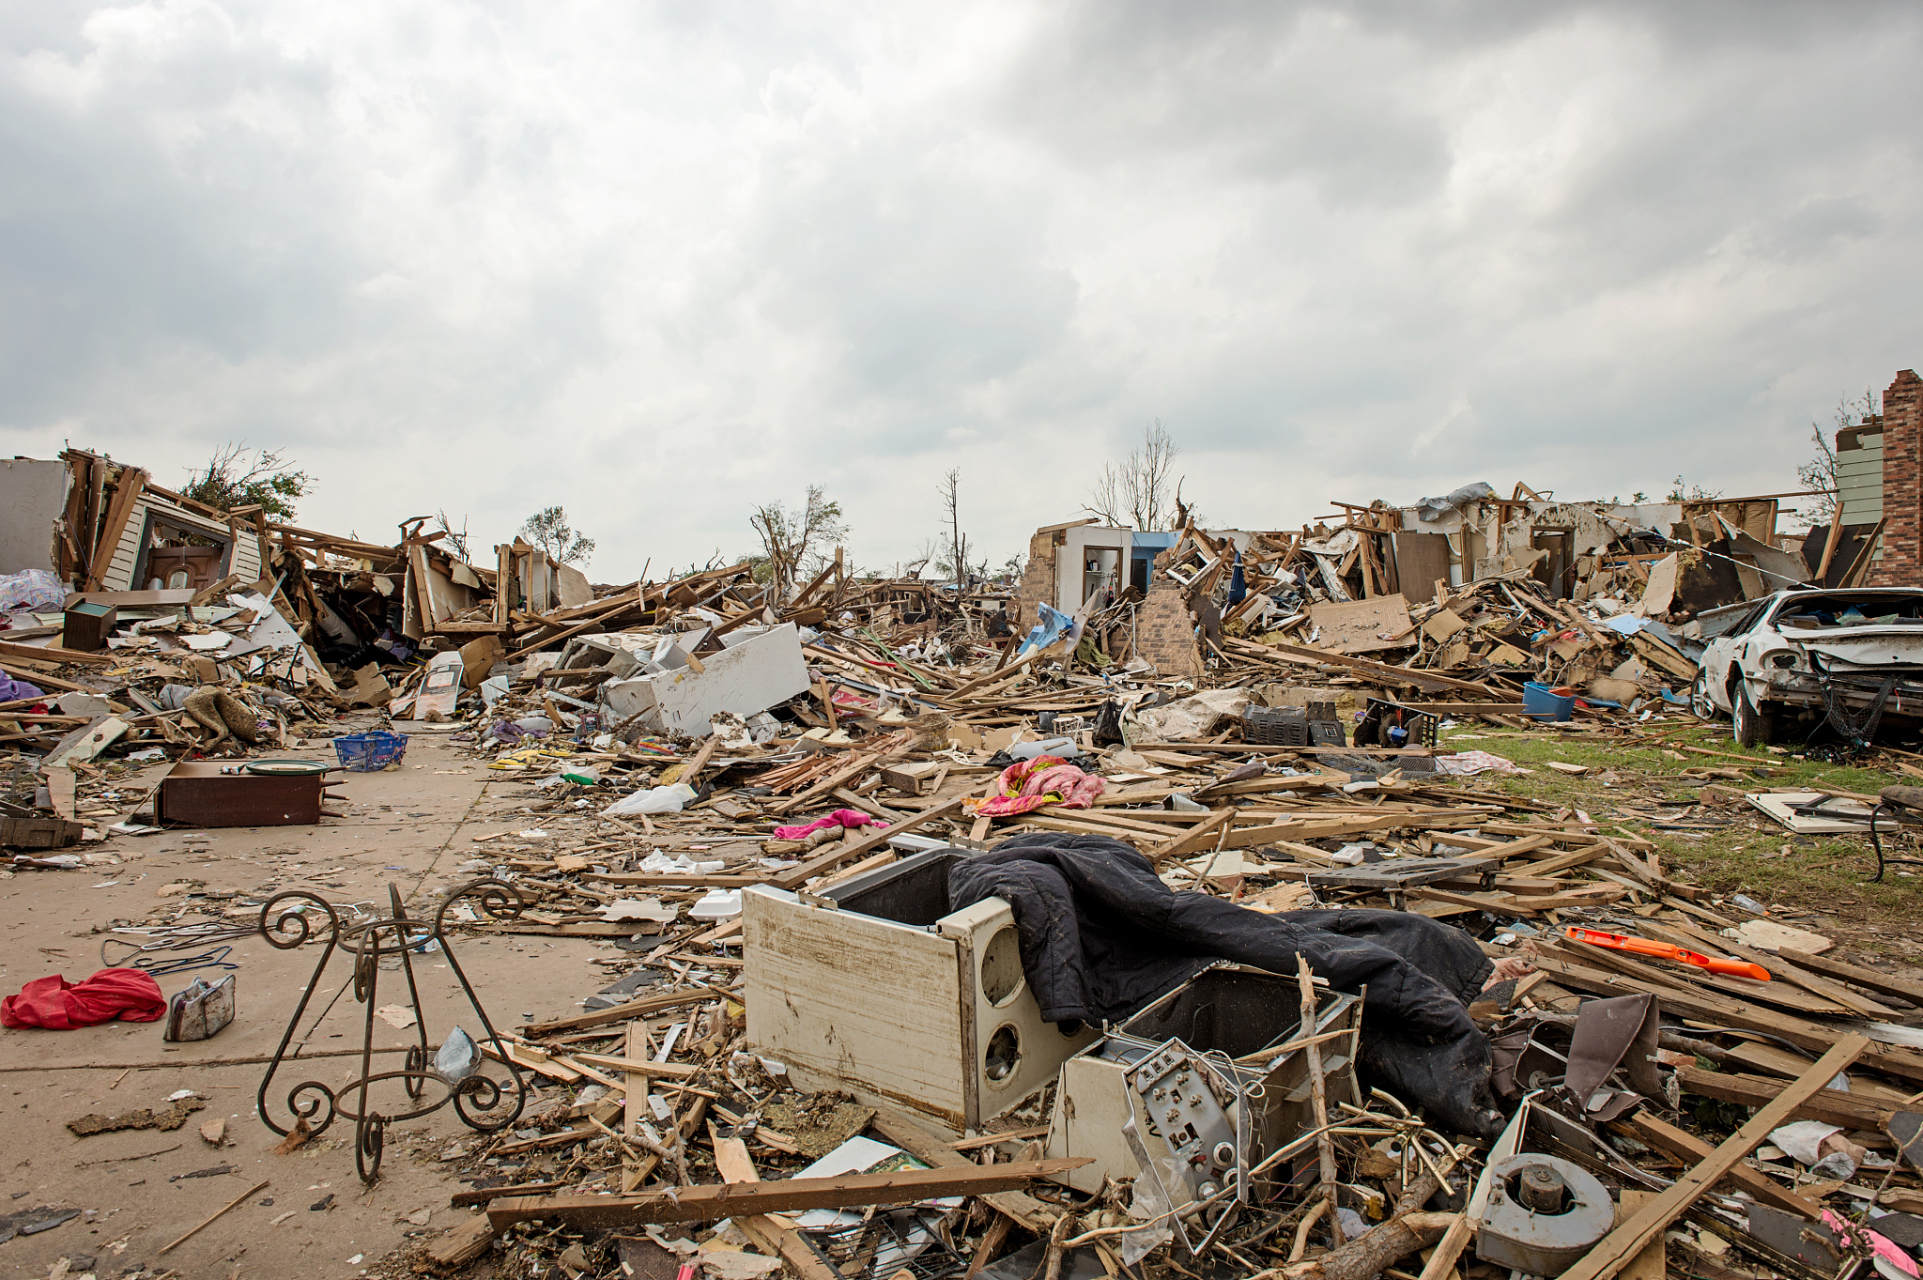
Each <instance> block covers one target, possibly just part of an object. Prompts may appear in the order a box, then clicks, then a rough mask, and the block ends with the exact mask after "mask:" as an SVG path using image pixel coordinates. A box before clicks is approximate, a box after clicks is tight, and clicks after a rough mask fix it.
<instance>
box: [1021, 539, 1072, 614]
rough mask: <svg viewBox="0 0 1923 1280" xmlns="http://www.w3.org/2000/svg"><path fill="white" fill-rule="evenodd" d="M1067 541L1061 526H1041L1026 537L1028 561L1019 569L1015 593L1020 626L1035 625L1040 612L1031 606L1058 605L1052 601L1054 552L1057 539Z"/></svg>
mask: <svg viewBox="0 0 1923 1280" xmlns="http://www.w3.org/2000/svg"><path fill="white" fill-rule="evenodd" d="M1058 540H1059V541H1060V542H1064V543H1065V542H1067V541H1068V538H1067V535H1066V534H1064V533H1063V532H1062V531H1061V530H1059V529H1057V530H1045V531H1043V532H1041V533H1037V534H1036V535H1035V536H1034V537H1032V538H1030V539H1029V540H1028V564H1027V565H1026V566H1024V567H1023V569H1022V586H1021V590H1020V592H1019V593H1018V594H1017V595H1016V601H1017V604H1018V607H1019V608H1020V610H1021V614H1020V617H1019V618H1018V619H1017V621H1018V622H1019V623H1020V625H1021V628H1022V629H1023V630H1027V629H1028V628H1029V627H1032V626H1034V625H1035V623H1036V620H1037V619H1038V617H1039V616H1040V615H1038V614H1037V613H1036V612H1035V606H1036V605H1038V604H1045V605H1048V606H1050V607H1051V608H1059V607H1060V606H1059V605H1057V604H1056V603H1055V552H1056V544H1057V541H1058Z"/></svg>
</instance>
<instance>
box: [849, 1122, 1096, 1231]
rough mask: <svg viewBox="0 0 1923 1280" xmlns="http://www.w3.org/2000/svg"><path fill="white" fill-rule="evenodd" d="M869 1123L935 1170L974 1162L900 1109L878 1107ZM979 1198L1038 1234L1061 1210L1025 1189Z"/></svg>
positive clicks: (1052, 1222) (963, 1167)
mask: <svg viewBox="0 0 1923 1280" xmlns="http://www.w3.org/2000/svg"><path fill="white" fill-rule="evenodd" d="M868 1125H869V1127H870V1128H871V1129H873V1130H874V1131H875V1132H876V1133H879V1134H880V1135H881V1136H882V1137H884V1138H886V1139H888V1141H890V1142H892V1143H894V1144H895V1145H896V1146H898V1147H900V1148H901V1149H902V1150H903V1151H906V1152H907V1153H908V1154H909V1155H911V1156H913V1157H915V1159H917V1160H919V1161H921V1162H922V1163H923V1164H926V1165H933V1166H934V1167H935V1168H937V1169H966V1168H970V1167H972V1166H973V1163H974V1162H973V1161H971V1160H970V1159H969V1158H968V1157H967V1156H964V1155H962V1154H960V1153H959V1152H956V1151H953V1150H951V1149H950V1148H949V1146H948V1140H947V1139H946V1138H941V1137H937V1136H936V1135H934V1134H933V1133H930V1132H929V1131H928V1130H927V1129H925V1128H923V1127H922V1125H921V1123H920V1122H919V1121H916V1120H913V1119H910V1118H909V1117H908V1116H906V1115H903V1114H902V1113H901V1112H899V1111H894V1110H891V1109H889V1108H887V1107H880V1108H877V1109H876V1111H875V1118H874V1119H873V1120H871V1121H869V1122H868ZM980 1198H981V1200H982V1202H983V1203H984V1204H986V1205H988V1207H989V1208H991V1209H993V1210H995V1211H996V1212H997V1213H1000V1214H1002V1215H1004V1216H1005V1217H1007V1218H1009V1219H1011V1220H1012V1221H1013V1222H1014V1223H1015V1224H1016V1225H1017V1226H1019V1227H1023V1228H1025V1229H1027V1230H1029V1231H1033V1232H1035V1233H1036V1234H1037V1235H1044V1236H1045V1235H1047V1234H1048V1229H1049V1228H1050V1227H1051V1226H1053V1225H1054V1224H1055V1219H1056V1218H1057V1217H1058V1216H1059V1213H1060V1211H1059V1210H1057V1209H1055V1208H1054V1207H1053V1206H1052V1205H1048V1204H1044V1203H1043V1202H1042V1201H1040V1200H1037V1199H1036V1198H1035V1197H1034V1196H1031V1195H1029V1194H1028V1193H1027V1192H1026V1191H991V1192H989V1193H988V1194H986V1195H984V1196H981V1197H980Z"/></svg>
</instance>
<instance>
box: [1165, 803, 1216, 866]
mask: <svg viewBox="0 0 1923 1280" xmlns="http://www.w3.org/2000/svg"><path fill="white" fill-rule="evenodd" d="M1234 822H1235V810H1234V809H1217V810H1216V811H1215V812H1214V813H1211V814H1210V815H1208V816H1207V817H1206V818H1203V819H1202V820H1201V821H1200V822H1197V823H1196V824H1195V825H1194V826H1192V827H1190V828H1189V829H1188V830H1187V831H1184V832H1183V833H1182V834H1181V835H1179V836H1176V837H1175V838H1174V839H1173V840H1170V841H1169V842H1168V843H1166V844H1164V845H1162V846H1161V847H1160V848H1157V849H1154V850H1152V851H1151V852H1150V853H1149V855H1148V858H1149V861H1150V862H1166V861H1167V860H1168V859H1170V858H1179V857H1181V856H1182V855H1183V854H1187V853H1200V852H1202V851H1203V850H1204V849H1211V848H1214V847H1215V845H1216V844H1217V843H1218V842H1219V840H1220V837H1221V833H1222V831H1223V829H1224V828H1225V827H1228V826H1231V825H1232V824H1233V823H1234Z"/></svg>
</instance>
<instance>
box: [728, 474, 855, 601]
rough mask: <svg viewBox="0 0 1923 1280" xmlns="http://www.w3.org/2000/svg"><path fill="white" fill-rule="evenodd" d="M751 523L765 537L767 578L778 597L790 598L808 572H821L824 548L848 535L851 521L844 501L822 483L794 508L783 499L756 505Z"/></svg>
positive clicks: (810, 487)
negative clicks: (843, 509) (846, 518)
mask: <svg viewBox="0 0 1923 1280" xmlns="http://www.w3.org/2000/svg"><path fill="white" fill-rule="evenodd" d="M748 525H749V527H750V528H752V529H753V530H754V531H755V536H757V537H758V538H760V539H761V557H760V559H761V560H762V562H763V563H762V565H761V566H758V567H759V568H764V569H765V570H766V573H767V576H766V577H765V578H764V577H762V576H761V574H759V573H757V574H756V578H757V580H759V581H765V582H772V583H773V584H774V588H775V598H776V599H778V600H786V599H787V598H788V597H789V596H790V595H792V594H793V593H794V590H795V588H796V586H798V585H799V582H800V577H801V575H802V574H804V573H819V572H820V571H821V568H822V565H823V564H824V563H825V562H826V560H827V557H826V556H825V555H824V554H823V548H826V547H832V546H833V545H834V544H835V543H837V542H840V541H842V540H844V539H845V538H847V536H848V525H847V522H846V521H844V520H843V519H842V518H841V504H840V503H839V502H830V501H829V500H828V496H827V494H825V493H824V492H822V488H821V486H820V485H818V484H811V485H809V486H808V497H807V500H806V501H805V502H804V503H803V504H802V506H801V508H800V509H799V510H796V511H790V510H789V509H788V508H787V507H786V506H785V505H783V504H782V503H781V502H779V501H776V502H770V503H768V504H767V505H766V506H762V507H756V508H755V510H754V514H753V515H751V516H749V517H748Z"/></svg>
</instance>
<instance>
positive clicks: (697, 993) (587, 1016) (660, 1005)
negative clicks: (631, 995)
mask: <svg viewBox="0 0 1923 1280" xmlns="http://www.w3.org/2000/svg"><path fill="white" fill-rule="evenodd" d="M726 995H727V993H726V992H723V991H712V990H710V989H708V988H707V987H695V988H693V989H692V990H688V991H670V992H668V993H667V994H665V995H658V996H643V997H642V998H641V999H639V1000H630V1001H628V1002H627V1003H626V1004H618V1005H615V1006H614V1007H613V1008H612V1009H596V1010H595V1011H594V1012H593V1013H578V1014H576V1015H574V1016H573V1017H572V1018H556V1019H554V1020H553V1021H552V1022H537V1023H535V1024H534V1025H532V1026H530V1027H527V1028H525V1029H524V1030H523V1031H522V1033H521V1034H523V1035H526V1036H530V1037H538V1036H552V1035H559V1034H560V1033H561V1032H563V1031H586V1030H587V1029H588V1028H590V1027H605V1026H606V1025H608V1023H610V1022H626V1021H627V1020H628V1019H630V1018H645V1017H647V1016H648V1015H649V1014H654V1013H662V1012H665V1011H666V1010H669V1009H679V1008H680V1007H681V1006H683V1005H689V1004H700V1003H701V1002H703V1001H704V1000H719V999H721V998H722V997H723V996H726ZM729 998H730V999H732V998H733V997H729Z"/></svg>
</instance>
